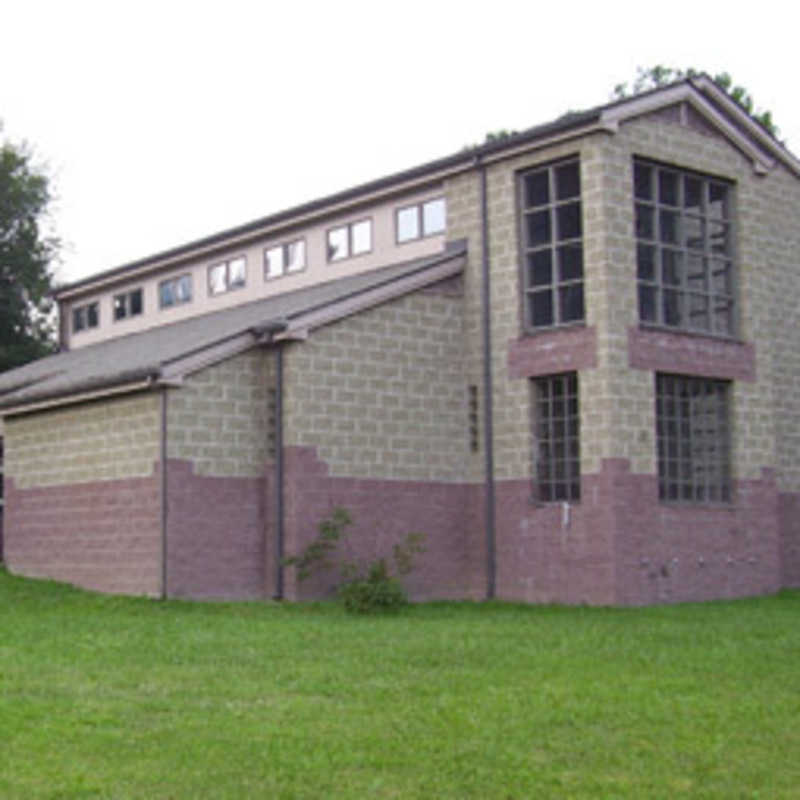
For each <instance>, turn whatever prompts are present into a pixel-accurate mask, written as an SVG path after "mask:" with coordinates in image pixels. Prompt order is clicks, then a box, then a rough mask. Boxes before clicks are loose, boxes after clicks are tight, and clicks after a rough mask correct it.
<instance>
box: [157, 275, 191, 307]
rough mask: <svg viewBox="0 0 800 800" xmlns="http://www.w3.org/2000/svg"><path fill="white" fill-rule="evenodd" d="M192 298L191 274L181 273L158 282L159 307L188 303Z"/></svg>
mask: <svg viewBox="0 0 800 800" xmlns="http://www.w3.org/2000/svg"><path fill="white" fill-rule="evenodd" d="M191 299H192V276H191V275H188V274H187V275H181V276H179V277H177V278H170V279H169V280H166V281H161V283H159V284H158V304H159V307H160V308H170V307H171V306H177V305H181V304H182V303H189V302H191Z"/></svg>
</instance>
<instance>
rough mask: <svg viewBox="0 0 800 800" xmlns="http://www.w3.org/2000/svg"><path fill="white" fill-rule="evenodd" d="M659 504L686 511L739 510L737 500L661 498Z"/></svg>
mask: <svg viewBox="0 0 800 800" xmlns="http://www.w3.org/2000/svg"><path fill="white" fill-rule="evenodd" d="M658 504H659V505H660V506H664V507H665V508H674V509H676V510H686V511H737V510H738V507H737V505H736V502H735V501H731V502H729V503H726V502H722V501H718V502H708V503H703V502H701V501H697V502H693V501H691V500H661V499H660V498H659V501H658Z"/></svg>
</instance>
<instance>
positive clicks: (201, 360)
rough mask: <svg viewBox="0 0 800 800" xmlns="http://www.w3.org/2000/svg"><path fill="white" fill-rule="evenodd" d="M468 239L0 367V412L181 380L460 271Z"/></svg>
mask: <svg viewBox="0 0 800 800" xmlns="http://www.w3.org/2000/svg"><path fill="white" fill-rule="evenodd" d="M465 255H466V244H465V243H464V242H463V241H460V242H455V243H451V244H449V245H448V246H447V248H446V250H445V251H444V252H443V253H439V254H437V255H435V256H428V257H426V258H420V259H415V260H413V261H406V262H403V263H400V264H394V265H392V266H387V267H383V268H380V269H376V270H371V271H369V272H364V273H361V274H359V275H354V276H352V277H348V278H340V279H338V280H333V281H329V282H327V283H322V284H316V285H314V286H310V287H308V288H305V289H299V290H297V291H294V292H287V293H285V294H280V295H275V296H273V297H269V298H265V299H263V300H257V301H254V302H251V303H245V304H243V305H240V306H235V307H233V308H228V309H224V310H222V311H216V312H212V313H209V314H202V315H199V316H196V317H190V318H189V319H185V320H181V321H179V322H173V323H171V324H168V325H160V326H157V327H154V328H150V329H148V330H144V331H141V332H139V333H132V334H129V335H127V336H119V337H116V338H113V339H108V340H106V341H102V342H98V343H97V344H94V345H87V346H86V347H81V348H78V349H76V350H70V351H66V352H63V353H58V354H56V355H52V356H47V357H45V358H42V359H39V360H38V361H34V362H32V363H30V364H26V365H25V366H22V367H18V368H17V369H13V370H9V371H8V372H4V373H2V374H0V412H2V411H3V410H5V413H8V412H9V410H11V409H13V410H15V411H16V410H17V409H18V408H19V409H20V410H24V409H25V407H28V406H30V405H32V404H33V405H35V404H38V403H41V402H43V401H47V400H51V399H53V398H62V399H64V400H65V401H69V400H74V399H76V398H75V396H76V395H80V394H83V393H87V392H96V391H98V390H103V389H109V388H110V387H120V386H124V385H129V384H131V383H133V382H149V383H156V382H158V381H160V380H164V379H169V380H179V379H180V378H181V377H182V376H183V375H184V374H187V373H188V372H191V371H194V370H196V369H199V368H200V367H202V366H204V365H206V364H209V363H213V361H214V360H220V359H221V358H225V357H229V356H230V355H232V354H234V353H236V352H241V351H243V350H245V349H248V348H250V347H253V346H254V345H256V344H259V343H264V342H268V341H271V340H274V338H275V337H276V335H282V336H283V337H284V338H290V337H291V336H292V335H298V336H303V335H304V334H305V331H307V330H309V329H312V328H314V327H318V326H319V325H323V324H327V323H329V322H331V321H334V320H335V319H338V318H341V317H343V316H346V315H347V314H352V313H355V312H357V311H359V310H361V309H363V308H368V307H370V306H373V305H377V304H378V303H380V302H384V301H385V300H387V299H391V298H392V297H396V296H399V295H402V294H405V293H407V292H409V291H414V290H415V289H418V288H421V287H423V286H426V285H430V284H431V283H435V282H437V281H440V280H443V279H445V278H447V277H450V276H452V275H456V274H459V273H460V272H461V271H462V269H463V263H464V257H465Z"/></svg>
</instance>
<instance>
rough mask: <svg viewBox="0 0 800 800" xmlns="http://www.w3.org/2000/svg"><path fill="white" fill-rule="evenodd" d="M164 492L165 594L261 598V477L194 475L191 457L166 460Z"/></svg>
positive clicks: (263, 508) (264, 498) (263, 499)
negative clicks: (165, 499) (165, 537)
mask: <svg viewBox="0 0 800 800" xmlns="http://www.w3.org/2000/svg"><path fill="white" fill-rule="evenodd" d="M167 496H168V498H169V500H168V505H167V508H168V514H167V554H168V557H167V587H168V593H169V595H170V597H191V598H198V599H199V598H214V599H230V600H245V599H254V598H260V597H263V596H264V590H265V582H264V575H265V562H266V556H265V541H267V538H266V537H267V536H269V532H268V531H267V529H266V527H265V520H266V518H267V517H266V509H267V503H268V501H269V498H268V494H267V491H266V481H265V479H264V478H219V477H205V476H202V475H195V474H194V471H193V467H192V464H191V462H188V461H181V460H178V459H170V460H169V462H168V467H167Z"/></svg>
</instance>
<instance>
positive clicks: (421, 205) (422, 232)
mask: <svg viewBox="0 0 800 800" xmlns="http://www.w3.org/2000/svg"><path fill="white" fill-rule="evenodd" d="M432 203H443V204H444V225H443V226H442V228H441V230H434V231H427V230H426V229H425V207H426V206H429V205H431V204H432ZM404 211H415V213H416V218H417V235H416V236H410V237H408V238H407V239H401V238H400V214H402V213H403V212H404ZM445 233H447V198H446V197H445V196H444V195H442V196H440V197H431V198H429V199H428V200H420V201H419V202H417V203H409V205H406V206H399V207H398V208H396V209H395V211H394V241H395V244H396V245H403V244H408V243H409V242H418V241H419V240H420V239H428V238H430V237H431V236H442V235H443V234H445Z"/></svg>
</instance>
